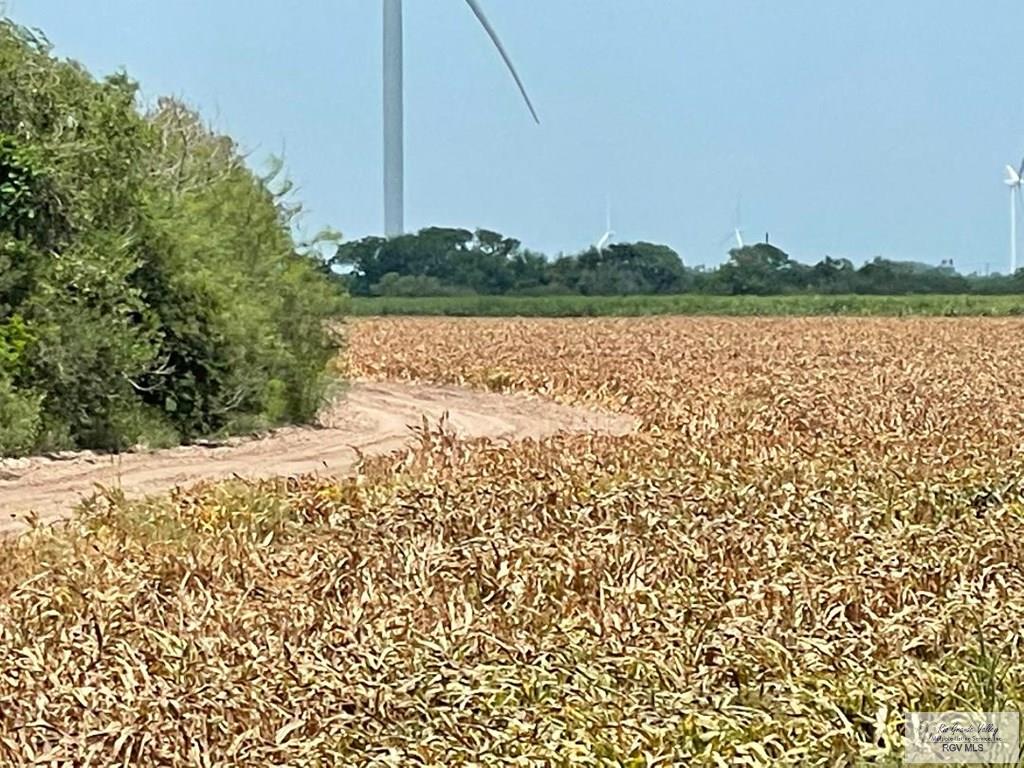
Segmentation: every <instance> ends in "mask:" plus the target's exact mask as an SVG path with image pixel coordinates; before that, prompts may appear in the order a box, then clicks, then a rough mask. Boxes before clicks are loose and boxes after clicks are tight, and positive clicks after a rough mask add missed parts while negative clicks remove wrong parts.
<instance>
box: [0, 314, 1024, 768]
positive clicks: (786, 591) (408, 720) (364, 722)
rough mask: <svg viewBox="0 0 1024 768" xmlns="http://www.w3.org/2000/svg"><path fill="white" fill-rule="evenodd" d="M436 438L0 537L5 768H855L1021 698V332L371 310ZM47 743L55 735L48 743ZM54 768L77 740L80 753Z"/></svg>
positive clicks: (371, 353)
mask: <svg viewBox="0 0 1024 768" xmlns="http://www.w3.org/2000/svg"><path fill="white" fill-rule="evenodd" d="M350 345H351V353H350V357H349V359H348V360H347V363H346V366H347V368H348V370H349V371H350V373H351V374H352V375H353V376H356V377H360V378H371V379H372V378H379V379H393V380H415V381H425V382H431V383H436V384H462V385H466V386H470V387H476V388H482V389H488V390H493V391H501V392H513V391H527V392H533V393H539V394H542V395H544V396H547V397H550V398H552V399H554V400H557V401H559V402H561V403H563V404H569V405H577V406H580V405H582V406H586V407H591V408H603V409H608V410H612V411H619V412H622V413H627V414H631V415H634V416H636V417H637V418H638V421H639V428H638V429H637V431H636V432H634V433H632V434H628V435H625V436H617V437H615V436H596V435H587V434H584V435H578V434H577V435H568V434H560V435H556V436H550V437H545V438H543V439H540V440H528V441H524V442H520V443H513V444H508V443H505V442H503V441H494V440H480V441H472V442H462V441H459V440H456V439H455V438H454V437H453V436H452V435H451V434H450V432H449V431H448V430H447V429H446V427H445V424H444V422H443V420H442V421H441V422H439V423H431V424H425V425H424V427H423V428H422V429H421V430H420V431H419V433H418V435H419V438H420V439H419V443H418V445H417V446H416V447H414V448H411V449H409V450H408V451H404V452H401V453H398V454H394V455H391V456H388V457H386V458H378V459H368V460H366V461H364V462H362V464H361V465H360V470H361V471H360V474H359V476H358V477H355V478H352V479H350V480H346V481H344V482H338V481H332V480H327V479H322V478H317V477H313V476H310V477H303V478H289V479H283V480H280V481H273V482H265V483H259V484H246V483H233V484H226V485H225V484H220V485H203V486H199V487H196V488H193V489H190V490H179V491H176V492H175V493H174V494H173V496H172V498H171V499H170V500H152V501H148V502H140V503H129V502H126V501H124V500H123V499H120V498H118V497H117V495H116V494H107V495H105V496H100V497H99V498H97V499H96V500H95V501H94V502H93V503H91V504H89V505H87V506H86V507H85V508H84V509H83V510H82V511H81V512H80V514H79V515H78V517H77V518H76V519H75V520H74V521H73V522H72V523H70V524H69V526H68V527H67V528H66V529H64V530H55V531H54V530H45V529H40V530H37V531H34V532H32V533H30V534H28V535H26V536H24V537H22V538H20V539H18V540H16V541H13V542H8V543H6V544H0V563H3V565H0V763H4V764H6V763H14V764H17V763H20V762H29V761H31V760H32V759H33V758H34V759H37V760H39V761H40V762H42V763H46V760H50V761H51V763H53V764H57V765H75V766H78V765H87V764H93V765H113V764H138V765H174V766H177V765H182V766H184V765H211V766H212V765H295V766H300V765H301V766H325V765H338V766H347V765H395V766H405V765H430V766H451V765H464V764H466V765H468V764H472V765H499V764H501V765H524V766H525V765H563V766H570V765H573V766H575V765H583V766H588V765H589V766H653V765H853V764H859V763H861V762H862V761H868V762H871V763H888V762H893V761H895V760H896V759H897V758H898V757H899V755H900V751H901V737H900V731H901V727H902V718H901V713H902V711H903V710H907V709H910V710H936V709H954V708H955V709H975V710H1000V709H1020V707H1021V704H1022V697H1024V655H1022V651H1021V647H1020V642H1021V627H1022V626H1024V572H1022V567H1024V515H1022V513H1024V496H1022V494H1024V485H1022V469H1024V456H1022V454H1021V451H1020V444H1021V437H1022V435H1024V366H1022V365H1021V363H1020V361H1021V359H1022V356H1024V321H1018V320H1014V319H968V318H958V319H943V318H937V319H921V318H904V319H893V318H890V319H882V318H817V319H807V318H785V319H784V318H735V319H730V318H681V317H671V318H663V317H659V318H633V319H621V318H606V319H596V320H558V319H529V320H527V319H515V320H508V319H506V320H494V319H461V318H456V319H417V318H400V319H388V318H383V319H372V320H362V321H357V322H355V323H354V324H353V325H352V326H351V328H350ZM44 758H45V759H44ZM61 761H63V762H61Z"/></svg>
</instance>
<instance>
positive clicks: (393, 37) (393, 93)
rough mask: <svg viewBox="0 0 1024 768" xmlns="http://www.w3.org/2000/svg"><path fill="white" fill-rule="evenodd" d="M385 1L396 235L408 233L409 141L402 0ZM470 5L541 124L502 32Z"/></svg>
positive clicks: (389, 188)
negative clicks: (406, 178)
mask: <svg viewBox="0 0 1024 768" xmlns="http://www.w3.org/2000/svg"><path fill="white" fill-rule="evenodd" d="M383 2H384V78H383V79H384V234H385V235H387V236H388V237H396V236H397V235H401V234H403V233H404V232H405V156H404V155H405V142H404V126H405V121H404V114H403V111H404V109H403V83H402V76H403V62H402V34H403V30H402V0H383ZM466 5H468V6H469V9H470V10H471V11H472V12H473V14H474V15H475V16H476V18H477V21H479V22H480V25H481V26H482V27H483V28H484V31H485V32H486V33H487V35H488V37H490V38H491V42H492V43H494V47H495V48H497V49H498V53H499V54H500V55H501V58H502V60H504V62H505V65H506V66H507V67H508V70H509V72H511V73H512V79H513V80H515V81H516V85H517V86H518V87H519V92H520V93H521V94H522V96H523V100H524V101H525V102H526V106H527V108H528V109H529V110H530V114H531V115H533V119H534V120H535V121H536V122H537V123H538V124H539V123H540V118H539V117H537V111H536V110H535V109H534V108H533V103H532V102H531V101H530V97H529V96H528V95H527V93H526V87H525V86H524V85H523V81H522V80H521V79H520V77H519V73H518V72H516V68H515V67H514V66H513V65H512V59H511V57H509V55H508V52H507V51H506V50H505V46H504V45H502V42H501V39H500V38H499V37H498V33H497V32H496V31H495V30H494V27H492V26H491V22H490V21H488V19H487V16H486V15H484V11H483V8H481V7H480V4H479V2H477V0H466Z"/></svg>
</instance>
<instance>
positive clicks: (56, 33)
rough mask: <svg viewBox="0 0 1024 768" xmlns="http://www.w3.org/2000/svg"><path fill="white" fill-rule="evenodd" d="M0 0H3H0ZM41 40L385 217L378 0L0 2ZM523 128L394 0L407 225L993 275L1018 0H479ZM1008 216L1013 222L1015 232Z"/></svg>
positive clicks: (1016, 139) (576, 246)
mask: <svg viewBox="0 0 1024 768" xmlns="http://www.w3.org/2000/svg"><path fill="white" fill-rule="evenodd" d="M0 2H2V0H0ZM3 5H5V6H6V9H7V11H6V12H7V14H8V15H9V16H11V17H13V18H14V19H15V20H16V21H17V22H19V23H21V24H25V25H28V26H34V27H38V28H40V29H42V30H43V32H44V33H45V34H46V36H47V37H48V38H49V39H50V41H51V42H52V43H53V45H54V51H55V53H56V54H57V55H59V56H61V57H68V58H73V59H76V60H78V61H80V62H81V63H82V64H84V65H85V66H86V67H87V68H89V70H90V71H92V72H93V73H94V74H97V75H104V74H109V73H111V72H114V71H117V70H119V69H122V68H123V69H125V70H127V71H128V73H129V74H130V75H131V76H133V77H134V78H135V79H137V80H138V81H140V83H141V85H142V92H143V97H144V99H145V100H146V101H147V102H153V101H155V100H156V98H157V97H158V96H160V95H165V94H169V95H174V96H178V97H180V98H183V99H185V100H186V101H188V102H189V103H191V104H193V105H195V106H197V107H199V108H200V109H201V110H202V112H203V113H204V115H205V116H206V117H207V118H208V119H209V120H210V122H211V123H212V124H213V125H214V126H215V127H216V128H217V129H219V130H223V131H227V132H229V133H231V134H232V135H233V136H235V137H236V138H237V139H238V140H239V142H240V143H241V144H242V146H244V147H245V148H246V149H247V151H248V152H250V162H251V163H252V164H253V165H254V166H255V167H257V168H261V167H266V163H267V160H268V158H269V157H270V156H271V155H283V157H284V160H285V163H286V166H287V168H288V171H289V175H290V177H291V178H292V180H293V181H294V182H295V183H296V185H297V188H298V191H297V197H298V198H299V199H300V200H301V201H302V202H303V203H304V204H305V206H306V214H305V217H304V219H303V222H302V227H303V229H304V230H305V231H306V233H312V232H315V231H316V230H318V229H319V228H321V227H322V226H327V225H329V226H332V227H334V228H337V229H339V230H341V231H342V232H343V233H344V234H345V236H346V237H347V238H349V239H353V238H358V237H362V236H365V235H368V234H379V233H380V232H381V230H382V229H383V203H382V189H381V188H382V181H381V165H382V163H381V151H382V150H381V72H380V69H381V3H380V2H379V0H292V2H290V3H285V2H281V1H280V0H277V1H276V2H275V1H272V0H173V1H172V2H168V0H98V1H97V2H82V0H6V2H3ZM483 5H484V8H485V9H486V10H487V12H488V15H489V16H490V18H491V21H492V22H493V24H494V26H495V27H496V28H497V30H498V33H499V34H500V35H501V37H502V38H503V41H504V43H505V45H506V47H507V48H508V49H509V52H510V53H511V55H512V58H513V59H514V61H515V63H516V66H517V68H518V69H519V71H520V74H521V75H522V77H523V79H524V81H525V83H526V86H527V89H528V90H529V92H530V95H531V97H532V99H533V101H534V104H535V105H536V107H537V110H538V112H539V113H540V117H541V121H542V123H541V125H540V126H538V125H536V124H534V123H533V121H532V120H531V118H530V116H529V113H528V112H527V110H526V107H525V105H524V104H523V103H522V101H521V100H520V97H519V94H518V92H517V91H516V88H515V85H514V83H513V82H512V79H511V78H510V77H509V76H508V73H507V72H506V71H505V69H504V66H503V64H502V63H501V60H500V59H499V57H498V55H497V53H496V52H495V50H494V49H493V48H492V47H491V44H490V41H489V40H488V38H487V36H486V35H485V34H484V32H483V30H482V29H481V28H480V27H479V26H478V24H477V22H476V20H475V19H474V17H473V15H472V13H471V12H470V10H469V8H468V7H467V6H466V4H465V3H464V2H461V0H405V57H406V58H405V65H406V72H405V81H406V107H405V110H406V227H407V229H418V228H420V227H424V226H429V225H434V224H437V225H449V226H465V227H470V228H473V227H478V226H480V227H487V228H490V229H495V230H498V231H500V232H503V233H505V234H508V235H511V236H515V237H517V238H519V239H520V240H522V241H523V243H524V244H525V245H526V246H527V247H530V248H532V249H535V250H540V251H544V252H546V253H549V254H556V253H558V252H575V251H578V250H581V249H583V248H585V247H586V246H588V245H589V244H591V243H593V242H595V241H596V240H597V239H598V238H599V237H600V236H601V234H602V232H603V231H604V228H605V206H606V199H607V200H608V201H609V202H610V206H611V210H612V217H613V222H612V223H613V228H614V229H615V231H616V233H617V239H618V240H619V241H633V240H649V241H652V242H660V243H667V244H668V245H671V246H672V247H673V248H675V249H676V250H677V251H678V252H679V253H680V255H681V256H682V257H683V260H684V261H685V262H686V263H687V264H689V265H691V266H692V265H698V264H705V265H713V264H717V263H720V262H721V261H722V260H724V259H725V258H726V257H727V250H728V248H729V247H730V245H729V243H727V242H725V241H726V239H727V238H728V236H729V235H730V233H731V232H732V230H733V228H734V226H735V225H736V223H737V204H738V203H740V206H739V207H740V209H741V223H742V226H743V229H744V231H745V233H746V238H747V240H748V241H750V240H758V239H763V238H764V236H765V233H766V232H767V233H770V239H771V242H772V243H773V244H775V245H778V246H779V247H781V248H783V249H784V250H786V251H787V252H788V253H789V254H790V255H791V256H793V257H794V258H797V259H799V260H801V261H806V262H813V261H817V260H818V259H820V258H822V257H823V256H825V255H830V256H833V257H837V258H838V257H843V258H849V259H851V260H853V261H854V262H855V263H861V262H862V261H864V260H866V259H871V258H873V257H875V256H884V257H887V258H896V259H912V260H918V261H924V262H928V263H932V264H938V263H939V262H940V261H942V260H944V259H953V261H954V264H955V266H956V267H957V268H958V269H959V270H960V271H962V272H972V271H978V272H985V271H986V270H991V271H1006V269H1007V266H1008V262H1009V226H1010V222H1009V218H1010V210H1009V208H1010V203H1009V192H1008V190H1007V188H1006V187H1005V186H1004V185H1003V184H1002V174H1003V173H1004V172H1003V170H1002V169H1003V166H1004V165H1006V164H1007V163H1011V164H1014V165H1019V164H1020V162H1021V158H1022V156H1024V89H1022V87H1021V84H1022V81H1024V45H1021V39H1022V35H1024V3H1022V2H1020V0H984V2H968V0H890V1H889V2H859V3H854V2H850V1H849V0H483ZM1022 229H1024V228H1022Z"/></svg>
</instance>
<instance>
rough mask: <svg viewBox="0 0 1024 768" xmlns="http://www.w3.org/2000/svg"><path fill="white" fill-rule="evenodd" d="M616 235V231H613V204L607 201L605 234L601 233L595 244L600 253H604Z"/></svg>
mask: <svg viewBox="0 0 1024 768" xmlns="http://www.w3.org/2000/svg"><path fill="white" fill-rule="evenodd" d="M613 237H615V232H614V231H612V204H611V203H609V202H608V201H605V226H604V234H603V235H601V239H600V240H598V241H597V243H596V244H595V246H594V247H595V248H597V252H598V253H604V249H605V248H606V247H607V246H608V243H610V242H611V241H612V238H613Z"/></svg>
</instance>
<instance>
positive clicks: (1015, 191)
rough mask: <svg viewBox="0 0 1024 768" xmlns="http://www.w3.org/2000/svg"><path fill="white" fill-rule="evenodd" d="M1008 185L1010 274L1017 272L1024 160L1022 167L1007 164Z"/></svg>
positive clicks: (1006, 181)
mask: <svg viewBox="0 0 1024 768" xmlns="http://www.w3.org/2000/svg"><path fill="white" fill-rule="evenodd" d="M1004 183H1005V184H1006V186H1008V187H1009V188H1010V276H1011V277H1012V276H1013V275H1015V274H1016V273H1017V203H1018V200H1019V198H1020V196H1021V191H1020V188H1021V184H1022V183H1024V162H1021V164H1020V168H1019V169H1017V168H1014V167H1013V166H1012V165H1008V166H1006V179H1004Z"/></svg>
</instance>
